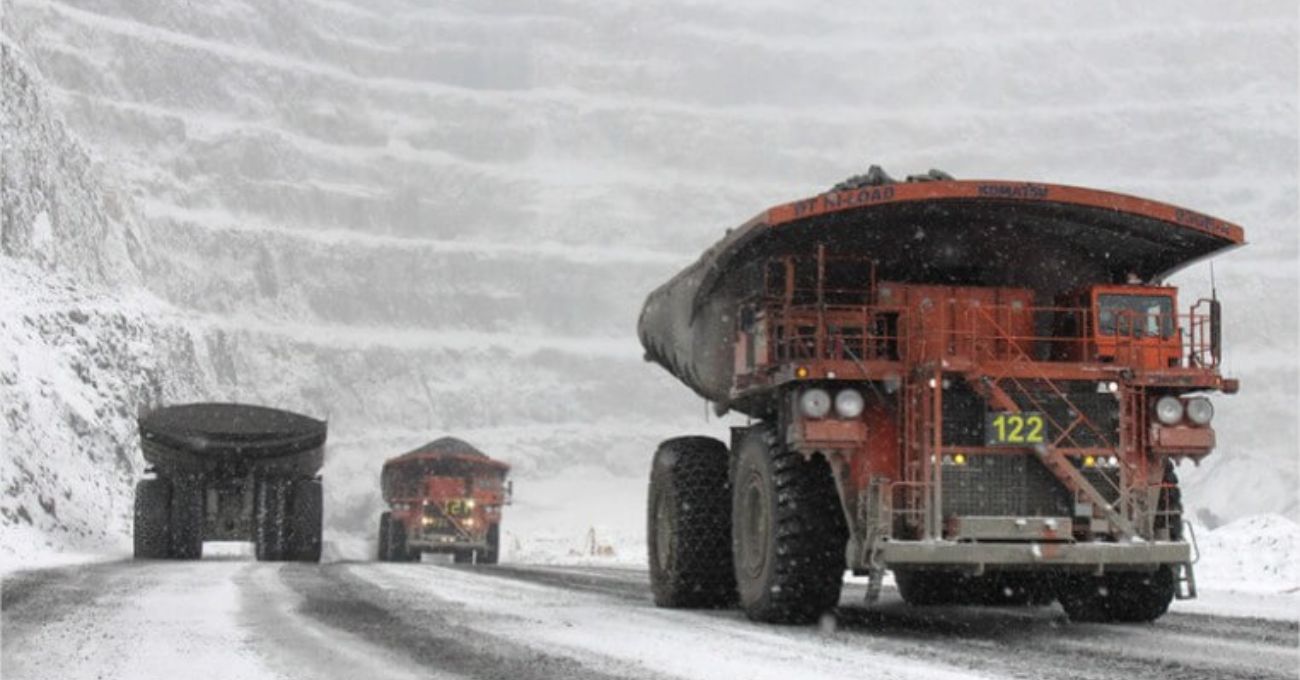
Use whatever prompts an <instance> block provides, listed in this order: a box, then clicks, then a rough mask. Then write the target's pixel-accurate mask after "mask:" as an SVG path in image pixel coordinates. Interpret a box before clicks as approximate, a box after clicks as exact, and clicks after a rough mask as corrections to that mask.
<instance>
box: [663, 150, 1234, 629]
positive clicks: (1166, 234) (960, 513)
mask: <svg viewBox="0 0 1300 680" xmlns="http://www.w3.org/2000/svg"><path fill="white" fill-rule="evenodd" d="M1242 242H1243V234H1242V230H1241V229H1240V228H1239V227H1237V226H1235V225H1232V224H1229V223H1226V222H1223V221H1221V220H1218V219H1215V218H1212V217H1208V216H1205V215H1201V214H1198V213H1194V212H1192V211H1189V210H1184V209H1181V208H1176V207H1173V206H1168V205H1164V204H1160V203H1156V202H1153V201H1148V200H1144V199H1139V198H1134V197H1130V196H1123V195H1119V194H1113V193H1108V192H1101V191H1095V190H1090V189H1082V188H1076V187H1065V186H1055V185H1046V184H1036V183H1012V182H992V181H953V180H951V179H950V178H948V177H946V176H945V175H942V174H941V173H932V174H931V175H928V176H922V177H916V178H909V181H907V182H904V183H895V182H893V181H892V180H889V179H888V178H887V177H886V176H884V175H883V173H879V172H873V173H872V174H871V175H868V176H865V177H863V178H857V179H856V181H851V182H850V183H847V184H845V185H841V186H839V187H837V188H836V190H833V191H832V192H828V193H826V194H822V195H820V196H817V197H814V198H811V199H806V200H802V201H796V202H794V203H790V204H786V205H782V206H778V207H776V208H773V209H771V210H769V211H767V212H765V213H763V214H761V215H759V216H758V217H756V218H754V219H753V220H751V221H750V222H748V223H746V224H745V225H742V226H741V227H740V228H738V229H736V230H733V231H731V232H729V234H728V235H727V237H726V238H724V239H723V240H722V241H721V242H720V243H718V244H717V245H715V246H714V247H713V248H711V249H710V250H709V251H707V252H706V253H705V254H704V256H703V257H702V258H701V259H700V260H699V261H698V262H696V263H695V264H694V265H692V266H691V267H688V268H687V269H686V270H685V271H683V272H682V273H680V274H679V275H678V276H676V277H674V278H673V279H672V280H670V281H669V282H668V283H667V284H665V285H664V286H662V287H660V288H659V289H657V290H656V291H655V292H653V293H652V294H651V295H650V297H649V299H648V300H647V302H646V305H645V308H644V310H643V312H642V315H641V320H640V325H639V331H640V335H641V340H642V343H643V345H644V346H645V348H646V352H647V358H648V359H650V360H653V361H655V362H657V363H659V364H660V365H662V366H664V367H665V368H666V369H667V370H669V371H670V372H672V373H673V374H674V375H675V376H677V377H678V378H679V379H681V380H682V381H683V382H684V383H686V384H687V385H688V386H690V387H691V388H693V389H694V390H695V391H696V392H697V393H698V394H700V395H701V396H703V397H704V398H706V399H708V400H709V401H711V402H713V403H714V405H715V408H716V409H717V410H718V411H719V412H725V411H727V410H736V411H739V412H742V413H745V414H747V415H748V416H750V417H751V418H752V419H754V420H755V421H756V422H755V424H753V425H750V426H747V427H741V428H733V432H732V437H731V441H730V443H729V444H726V443H723V442H719V441H716V440H713V439H709V438H703V437H683V438H678V439H671V440H668V441H666V442H663V443H662V444H661V445H660V447H659V449H658V451H657V452H656V454H655V460H654V465H653V470H652V474H651V484H650V500H649V517H648V538H649V540H648V542H649V547H650V570H651V580H652V585H653V587H654V592H655V599H656V602H657V603H658V604H660V605H661V606H677V607H702V606H728V605H730V604H732V603H735V602H736V601H737V600H738V601H739V603H740V605H741V606H742V607H743V608H744V609H745V610H746V612H747V613H748V614H749V615H750V617H751V618H754V619H756V620H763V621H772V622H806V621H811V620H815V619H816V617H818V616H819V615H820V614H821V613H823V612H825V611H826V610H828V609H830V608H831V607H834V606H835V604H836V603H837V602H838V600H839V596H840V589H841V582H842V577H843V573H844V570H845V569H846V568H848V569H852V570H853V571H854V572H856V573H859V574H865V575H869V576H871V577H872V578H871V583H872V587H871V591H870V592H871V594H870V595H869V597H870V596H874V594H875V593H877V592H878V589H879V584H880V580H881V576H882V574H883V572H884V570H886V569H891V570H893V572H894V574H895V577H896V581H897V583H898V587H899V590H900V592H901V594H902V596H903V598H904V599H905V600H907V601H908V602H910V603H913V604H941V603H943V604H955V603H988V604H1015V603H1029V602H1038V603H1044V602H1050V601H1051V600H1053V599H1055V600H1059V601H1060V602H1061V604H1062V606H1063V607H1064V608H1065V611H1066V612H1067V614H1068V615H1069V616H1070V617H1071V619H1073V620H1088V621H1148V620H1152V619H1155V618H1157V617H1159V616H1160V615H1161V614H1163V613H1164V612H1165V610H1166V609H1167V608H1168V605H1169V603H1170V601H1171V600H1172V599H1173V598H1174V597H1175V596H1179V597H1194V596H1195V581H1194V578H1193V574H1192V566H1191V563H1192V560H1193V558H1192V555H1193V549H1192V546H1191V544H1190V542H1189V539H1190V538H1191V537H1190V536H1189V535H1188V533H1187V532H1186V531H1185V529H1184V525H1183V521H1182V517H1181V498H1180V492H1179V488H1178V482H1177V478H1176V476H1175V473H1174V464H1175V463H1176V462H1177V461H1180V460H1193V461H1195V460H1199V459H1200V458H1202V457H1204V456H1206V455H1209V454H1210V452H1211V450H1212V449H1213V447H1214V445H1215V438H1214V430H1213V427H1212V420H1213V416H1214V408H1213V404H1212V402H1211V401H1210V399H1209V398H1208V395H1210V394H1212V393H1214V392H1226V393H1232V392H1235V391H1236V389H1237V383H1236V381H1234V380H1230V379H1227V378H1224V377H1223V376H1222V375H1221V374H1220V372H1219V369H1218V367H1219V363H1220V357H1221V346H1220V345H1221V343H1220V332H1219V329H1220V326H1221V310H1220V305H1219V303H1218V301H1217V300H1213V299H1207V300H1197V301H1195V302H1194V303H1192V304H1186V303H1185V302H1180V301H1179V299H1178V291H1177V290H1176V289H1175V288H1172V287H1169V286H1165V285H1161V283H1160V282H1161V281H1163V279H1164V278H1165V277H1167V276H1168V275H1169V274H1171V273H1173V272H1174V271H1177V270H1178V269H1180V268H1182V267H1184V266H1186V265H1187V264H1189V263H1191V262H1193V261H1196V260H1199V259H1202V258H1205V257H1208V256H1210V255H1213V254H1215V253H1217V252H1220V251H1222V250H1225V249H1228V248H1231V247H1233V246H1236V245H1239V244H1241V243H1242Z"/></svg>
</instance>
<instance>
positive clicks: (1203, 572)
mask: <svg viewBox="0 0 1300 680" xmlns="http://www.w3.org/2000/svg"><path fill="white" fill-rule="evenodd" d="M1197 544H1198V545H1199V547H1200V550H1201V559H1200V561H1199V562H1198V563H1197V564H1196V580H1197V584H1198V585H1199V586H1200V587H1202V588H1205V589H1208V590H1228V591H1236V592H1248V593H1289V594H1293V595H1297V596H1298V597H1300V525H1298V524H1296V523H1295V522H1293V521H1291V520H1289V519H1287V518H1285V517H1282V516H1280V515H1255V516H1252V517H1243V518H1242V519H1239V520H1237V521H1235V522H1232V523H1230V524H1227V525H1224V526H1222V527H1219V528H1218V529H1215V530H1213V531H1206V530H1205V529H1204V528H1203V527H1200V528H1198V529H1197ZM1296 604H1297V606H1300V599H1297V600H1296Z"/></svg>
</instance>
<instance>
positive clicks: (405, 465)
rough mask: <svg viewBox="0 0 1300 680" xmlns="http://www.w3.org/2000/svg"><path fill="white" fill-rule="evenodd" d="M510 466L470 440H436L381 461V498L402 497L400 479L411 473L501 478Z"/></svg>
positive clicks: (407, 476)
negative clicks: (492, 456)
mask: <svg viewBox="0 0 1300 680" xmlns="http://www.w3.org/2000/svg"><path fill="white" fill-rule="evenodd" d="M509 470H510V465H509V464H507V463H503V462H501V461H499V460H493V459H492V458H489V457H488V455H487V454H486V453H483V452H482V451H479V450H478V449H476V448H474V447H473V446H472V445H470V444H469V443H467V442H465V441H463V440H460V439H457V438H455V437H443V438H441V439H436V440H434V441H431V442H429V443H427V444H424V445H423V446H420V447H418V448H416V449H413V450H411V451H407V452H406V453H403V454H402V455H400V456H397V457H395V458H390V459H388V460H387V461H385V462H384V468H383V472H382V474H381V477H380V486H381V490H382V492H383V496H384V500H385V501H389V502H391V501H392V500H393V499H397V498H402V497H405V496H406V495H407V494H404V493H402V491H401V489H402V488H403V487H404V486H407V485H405V484H403V480H405V479H408V478H410V477H411V476H412V475H434V476H442V477H485V476H489V475H491V476H496V477H504V476H505V475H506V473H507V472H508V471H509Z"/></svg>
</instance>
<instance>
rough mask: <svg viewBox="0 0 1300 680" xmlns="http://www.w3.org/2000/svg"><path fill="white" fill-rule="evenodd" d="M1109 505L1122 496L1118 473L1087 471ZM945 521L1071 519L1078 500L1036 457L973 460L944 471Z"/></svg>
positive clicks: (975, 457)
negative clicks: (948, 518) (956, 518)
mask: <svg viewBox="0 0 1300 680" xmlns="http://www.w3.org/2000/svg"><path fill="white" fill-rule="evenodd" d="M1084 477H1085V478H1087V479H1088V481H1089V482H1090V483H1092V485H1093V486H1095V487H1097V490H1098V491H1100V492H1101V494H1102V495H1103V496H1105V497H1106V498H1107V500H1109V501H1111V502H1114V501H1115V500H1117V498H1118V496H1119V494H1118V493H1117V492H1116V490H1115V488H1114V484H1113V482H1114V481H1116V480H1117V479H1118V477H1117V473H1116V472H1115V471H1113V470H1101V469H1089V470H1084ZM943 514H944V516H953V515H956V516H998V517H1008V516H1009V517H1071V516H1073V515H1074V498H1073V497H1072V496H1071V494H1070V492H1069V491H1068V490H1067V489H1066V488H1065V486H1064V485H1063V484H1061V483H1060V482H1059V481H1057V479H1056V477H1054V476H1053V475H1052V473H1051V472H1050V471H1048V469H1047V468H1046V467H1044V466H1043V464H1042V463H1040V462H1039V461H1038V458H1036V457H1035V456H1034V455H1033V454H1028V453H1026V454H989V455H972V456H969V457H968V458H967V462H966V464H965V465H945V466H944V469H943Z"/></svg>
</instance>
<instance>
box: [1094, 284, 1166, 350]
mask: <svg viewBox="0 0 1300 680" xmlns="http://www.w3.org/2000/svg"><path fill="white" fill-rule="evenodd" d="M1097 307H1098V310H1097V331H1098V333H1099V334H1101V335H1122V336H1126V337H1135V338H1143V337H1161V338H1166V339H1168V338H1171V337H1173V335H1174V301H1173V299H1172V298H1169V297H1165V296H1160V295H1101V296H1098V298H1097Z"/></svg>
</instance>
